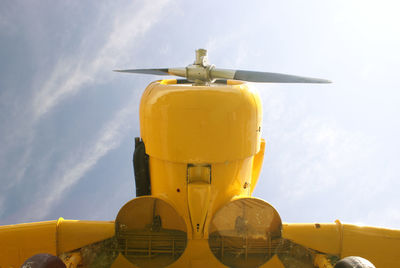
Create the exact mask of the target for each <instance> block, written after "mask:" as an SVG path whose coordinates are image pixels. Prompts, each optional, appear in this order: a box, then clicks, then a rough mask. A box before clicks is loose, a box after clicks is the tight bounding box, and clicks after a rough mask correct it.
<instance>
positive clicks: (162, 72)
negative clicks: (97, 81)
mask: <svg viewBox="0 0 400 268" xmlns="http://www.w3.org/2000/svg"><path fill="white" fill-rule="evenodd" d="M114 72H120V73H136V74H155V75H169V73H168V68H161V69H129V70H114Z"/></svg>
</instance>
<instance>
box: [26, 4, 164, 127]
mask: <svg viewBox="0 0 400 268" xmlns="http://www.w3.org/2000/svg"><path fill="white" fill-rule="evenodd" d="M167 3H168V0H158V1H157V2H154V1H151V2H145V4H144V6H143V7H141V8H140V9H138V7H137V4H135V3H134V2H132V4H131V5H129V6H124V8H123V9H122V10H119V12H118V14H117V15H116V14H113V16H114V17H113V20H114V21H113V27H112V30H111V32H110V33H109V34H108V37H107V40H106V41H105V42H104V43H103V44H102V46H101V47H100V48H95V50H96V51H97V52H96V53H94V54H92V53H91V50H93V48H91V47H87V46H95V45H96V42H98V40H83V41H82V44H81V46H82V47H83V48H85V49H86V50H87V51H86V52H87V54H88V56H86V55H84V53H81V54H78V55H76V56H71V57H68V58H61V59H60V60H59V62H58V63H57V66H56V67H55V68H54V71H53V72H52V73H51V74H50V77H49V79H48V80H47V81H46V82H45V83H44V84H43V86H42V87H41V89H40V90H39V91H38V93H37V94H36V96H35V97H34V102H33V106H34V115H35V119H36V120H37V119H40V118H41V117H42V116H43V115H44V114H46V113H48V112H49V111H50V110H51V109H52V108H53V107H55V106H56V105H57V104H58V103H60V102H61V101H62V100H63V99H65V98H66V97H68V96H72V95H74V94H76V93H77V92H79V91H80V90H82V88H83V86H85V85H87V84H91V83H94V82H99V81H104V80H107V79H110V77H111V69H112V68H114V67H115V65H116V63H117V62H121V61H122V62H124V61H126V59H127V58H129V51H130V49H131V48H132V46H134V45H135V44H136V43H137V42H138V40H139V38H140V37H141V35H143V34H144V33H146V32H147V31H148V30H149V29H150V28H151V27H152V26H153V25H154V24H155V23H156V22H158V20H159V19H160V18H161V17H162V11H164V7H165V5H166V4H167ZM105 12H108V10H106V11H105ZM107 19H108V18H107ZM85 46H86V47H85Z"/></svg>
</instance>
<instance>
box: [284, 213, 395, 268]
mask: <svg viewBox="0 0 400 268" xmlns="http://www.w3.org/2000/svg"><path fill="white" fill-rule="evenodd" d="M282 236H283V237H284V238H285V239H288V240H290V241H292V242H295V243H297V244H300V245H302V246H304V247H306V248H309V249H312V250H314V251H316V252H320V253H324V254H328V255H329V256H338V257H339V258H344V257H347V256H360V257H363V258H365V259H367V260H369V261H370V262H372V263H373V264H374V265H375V266H376V267H379V268H381V267H383V268H384V267H388V268H389V267H398V266H399V264H400V259H399V252H400V230H394V229H386V228H378V227H369V226H358V225H353V224H343V223H341V222H340V221H339V220H336V221H335V223H321V224H318V223H315V224H314V223H290V224H289V223H286V224H283V230H282Z"/></svg>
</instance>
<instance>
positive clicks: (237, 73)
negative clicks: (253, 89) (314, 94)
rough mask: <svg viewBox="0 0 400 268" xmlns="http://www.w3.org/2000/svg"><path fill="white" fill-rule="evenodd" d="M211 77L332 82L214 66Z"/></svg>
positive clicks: (282, 81) (269, 81) (245, 79)
mask: <svg viewBox="0 0 400 268" xmlns="http://www.w3.org/2000/svg"><path fill="white" fill-rule="evenodd" d="M211 77H212V78H214V79H218V78H224V79H234V80H242V81H248V82H261V83H331V81H329V80H325V79H319V78H309V77H302V76H296V75H288V74H280V73H267V72H254V71H244V70H230V69H218V68H214V69H212V70H211Z"/></svg>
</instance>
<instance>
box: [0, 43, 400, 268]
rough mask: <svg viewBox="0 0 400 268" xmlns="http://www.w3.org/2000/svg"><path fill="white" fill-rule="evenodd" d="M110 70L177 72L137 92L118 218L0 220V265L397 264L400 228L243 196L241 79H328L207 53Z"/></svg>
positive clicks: (254, 113)
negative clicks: (221, 61) (260, 68)
mask: <svg viewBox="0 0 400 268" xmlns="http://www.w3.org/2000/svg"><path fill="white" fill-rule="evenodd" d="M117 71H119V72H127V73H143V74H155V75H174V76H180V77H184V78H185V79H182V80H179V79H178V80H177V79H169V80H159V81H155V82H152V83H151V84H150V85H149V86H148V87H147V88H146V90H145V91H144V93H143V95H142V99H141V103H140V134H141V138H136V140H135V152H134V159H133V164H134V170H135V182H136V196H137V197H136V198H134V199H132V200H130V201H129V202H127V203H126V204H125V205H124V206H123V207H122V208H121V209H120V211H119V212H118V215H117V217H116V219H115V221H78V220H64V219H63V218H60V219H58V220H54V221H48V222H38V223H24V224H17V225H9V226H2V227H0V267H1V268H10V267H14V268H16V267H24V268H28V267H30V268H49V267H68V268H76V267H113V268H117V267H128V268H129V267H171V268H173V267H237V268H245V267H246V268H252V267H263V268H267V267H275V268H281V267H282V268H283V267H299V268H303V267H319V268H323V267H324V268H329V267H336V268H343V267H345V268H346V267H352V268H355V267H359V268H367V267H375V266H376V267H378V268H384V267H388V268H389V267H390V268H394V267H400V259H399V257H400V230H391V229H384V228H374V227H361V226H357V225H351V224H343V223H341V222H340V221H338V220H337V221H335V222H334V223H282V221H281V218H280V216H279V214H278V212H277V211H276V209H275V208H274V207H272V206H271V205H270V204H269V203H267V202H266V201H264V200H262V199H259V198H256V197H252V192H253V190H254V188H255V186H256V183H257V180H258V177H259V174H260V170H261V166H262V162H263V156H264V150H265V141H264V140H263V139H262V138H261V125H262V124H261V122H262V107H261V102H260V98H259V96H258V94H257V93H256V92H255V91H253V90H252V89H251V88H250V87H249V86H248V85H247V84H246V83H245V81H250V82H270V83H329V81H327V80H323V79H315V78H305V77H299V76H292V75H285V74H277V73H265V72H253V71H243V70H229V69H219V68H216V67H215V66H214V65H210V64H209V63H208V60H207V51H206V50H204V49H199V50H197V51H196V60H195V62H194V64H191V65H189V66H187V67H184V68H165V69H134V70H117ZM374 265H375V266H374Z"/></svg>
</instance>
